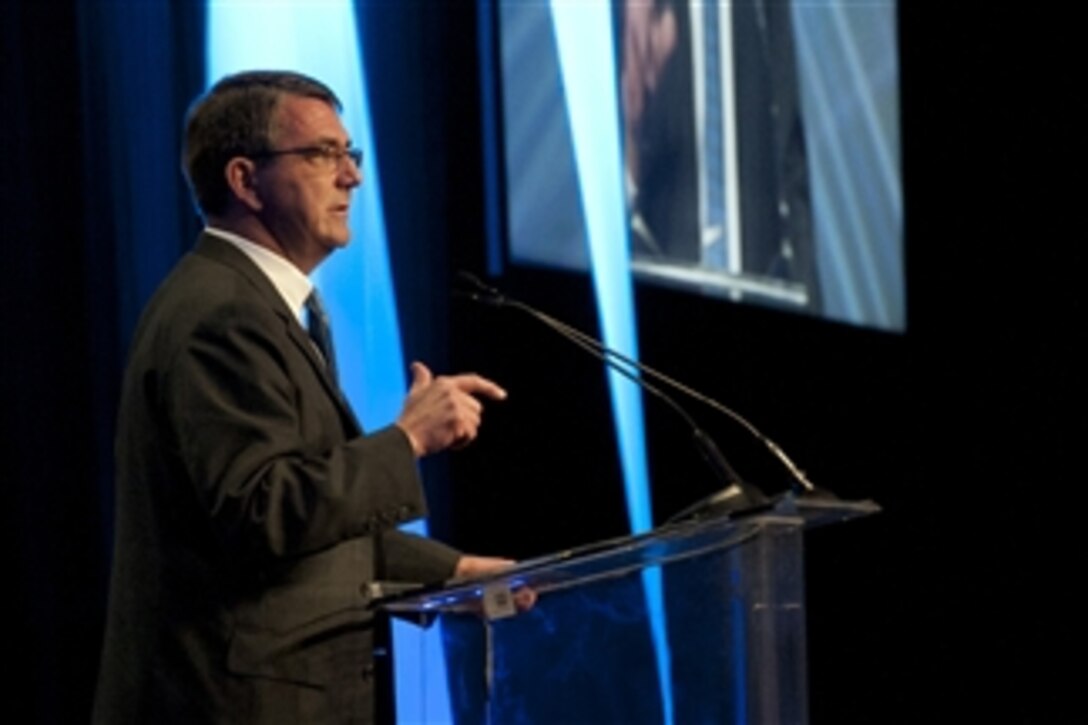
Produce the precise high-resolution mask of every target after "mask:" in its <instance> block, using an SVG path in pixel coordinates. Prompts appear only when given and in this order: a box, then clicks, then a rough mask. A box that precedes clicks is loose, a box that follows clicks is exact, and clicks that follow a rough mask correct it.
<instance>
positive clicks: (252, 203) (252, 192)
mask: <svg viewBox="0 0 1088 725" xmlns="http://www.w3.org/2000/svg"><path fill="white" fill-rule="evenodd" d="M223 174H224V175H225V176H226V180H227V186H228V187H229V188H230V190H231V193H232V194H234V196H235V198H236V199H238V202H239V203H240V204H242V206H244V207H246V208H247V209H249V210H250V211H260V210H261V207H262V206H263V205H262V204H261V196H260V194H259V193H258V192H257V164H256V163H255V162H254V161H253V159H247V158H246V157H244V156H235V157H234V158H233V159H231V160H230V161H228V162H227V166H226V168H225V169H224V170H223Z"/></svg>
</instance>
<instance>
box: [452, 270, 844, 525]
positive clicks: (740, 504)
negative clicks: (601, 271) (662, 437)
mask: <svg viewBox="0 0 1088 725" xmlns="http://www.w3.org/2000/svg"><path fill="white" fill-rule="evenodd" d="M458 276H459V277H460V278H461V279H462V280H464V281H466V282H467V283H469V284H470V285H471V286H472V287H473V290H472V291H469V292H461V293H459V294H460V295H462V296H466V297H468V298H469V299H471V300H473V301H474V302H477V303H480V304H484V305H488V306H492V307H506V308H511V309H515V310H517V311H519V312H522V313H524V314H527V315H528V316H530V317H532V318H533V319H535V320H537V321H538V322H540V323H542V324H543V325H545V326H546V327H548V328H549V329H551V330H552V331H553V332H555V333H557V334H558V335H560V336H562V337H563V338H565V339H567V340H569V341H570V342H572V343H573V344H575V345H577V346H578V347H580V348H581V349H582V350H584V351H585V352H587V353H588V354H590V355H592V356H593V357H595V358H597V359H598V360H601V361H602V362H604V363H605V364H606V365H608V366H609V367H611V368H612V369H614V370H616V371H617V372H619V373H620V374H621V375H623V376H624V377H626V378H627V379H628V380H631V381H632V382H634V383H635V384H636V385H638V386H640V387H642V388H643V389H644V390H646V391H647V392H649V393H650V394H652V395H654V396H655V397H656V398H658V399H659V400H661V401H663V402H664V403H665V404H666V405H667V406H668V407H670V408H671V409H672V410H673V411H675V412H676V413H677V415H679V416H680V417H681V418H682V419H683V420H684V422H685V423H686V424H687V425H688V427H689V428H690V429H691V431H692V434H693V439H694V443H695V446H696V448H697V449H698V450H699V453H700V455H701V456H702V457H703V459H704V460H705V461H706V462H707V465H708V466H709V467H710V468H711V469H712V470H713V471H714V474H715V476H716V477H717V478H718V479H719V480H720V481H721V482H722V483H723V484H724V486H725V488H723V489H722V490H720V491H718V492H716V493H715V494H713V495H711V496H710V497H708V498H707V499H703V500H702V501H699V502H697V503H696V504H694V505H693V506H691V507H689V508H687V509H685V510H684V511H681V512H680V513H679V514H677V515H676V516H674V517H673V520H680V519H685V518H691V517H698V518H704V517H706V516H710V515H718V514H721V513H734V512H738V511H743V510H750V509H753V508H761V507H763V506H765V505H766V504H767V503H768V499H767V497H766V496H765V495H764V494H763V493H762V492H761V491H760V490H759V489H758V488H756V487H755V486H753V485H752V484H749V483H746V482H744V481H743V480H742V479H741V478H740V476H738V475H737V473H736V472H735V471H734V470H733V468H732V467H731V466H730V465H729V463H728V461H726V459H725V456H724V455H723V454H722V452H721V450H720V449H719V448H718V446H717V445H716V444H715V443H714V441H713V440H711V438H710V437H709V436H708V435H707V434H706V433H705V432H704V431H703V430H702V429H701V428H700V427H699V426H698V424H696V422H695V421H694V419H692V417H691V416H690V415H689V414H688V413H687V411H685V410H684V409H683V408H682V407H681V406H680V405H679V404H678V403H677V402H676V401H675V400H673V399H672V398H671V397H669V396H668V395H666V394H665V393H664V392H663V391H662V390H661V389H660V388H659V387H657V386H656V385H654V384H652V383H650V382H647V381H646V380H645V379H643V378H641V377H640V376H639V373H642V374H643V375H645V376H647V377H649V378H651V379H652V380H654V381H655V382H658V383H662V384H664V385H667V386H668V387H670V388H672V389H673V390H677V391H679V392H681V393H683V394H685V395H687V396H688V397H690V398H693V399H695V400H697V401H698V402H700V403H703V404H704V405H707V406H709V407H710V408H712V409H714V410H716V411H718V412H719V413H722V414H724V415H725V416H727V417H729V418H730V419H732V420H733V421H735V422H736V423H738V424H739V425H741V427H743V428H744V429H745V430H747V431H748V432H749V433H750V434H751V435H752V436H753V437H755V438H756V439H757V440H758V441H760V442H761V443H763V445H764V446H765V447H766V448H767V449H768V450H769V451H770V452H771V453H772V454H773V455H774V456H775V458H776V459H778V461H779V462H780V463H781V464H782V465H783V466H784V467H785V468H786V470H787V471H788V472H789V474H790V476H791V478H792V482H791V492H792V493H793V494H794V495H797V496H816V495H830V494H825V493H824V492H822V491H821V490H820V489H818V488H817V487H816V486H815V485H814V484H813V483H812V482H811V481H809V480H808V478H807V477H806V476H805V474H804V472H803V471H802V470H801V469H800V468H798V467H797V465H796V464H795V463H794V462H793V461H792V460H791V459H790V458H789V456H787V455H786V453H785V452H784V451H783V450H782V449H781V448H780V447H779V446H778V445H777V444H776V443H775V442H774V441H772V440H771V439H769V438H767V436H765V435H763V433H761V432H760V431H759V430H758V429H757V428H756V427H755V426H754V425H752V424H751V423H750V422H748V420H746V419H745V418H744V417H743V416H741V415H740V414H738V413H736V412H735V411H733V410H732V409H730V408H728V407H726V406H725V405H723V404H722V403H720V402H718V401H717V400H714V399H713V398H711V397H709V396H707V395H704V394H703V393H700V392H699V391H697V390H694V389H693V388H691V387H689V386H687V385H685V384H684V383H681V382H679V381H677V380H675V379H674V378H671V377H669V376H668V375H666V374H664V373H662V372H660V371H658V370H655V369H654V368H652V367H650V366H648V365H645V364H643V363H640V362H638V361H637V360H633V359H631V358H630V357H628V356H626V355H624V354H622V353H620V352H618V351H616V350H612V349H611V348H608V347H606V346H605V345H603V344H602V343H601V342H600V341H599V340H597V339H596V338H594V337H592V336H590V335H587V334H586V333H584V332H582V331H581V330H578V329H577V328H574V327H571V326H570V325H568V324H567V323H565V322H562V321H560V320H558V319H556V318H554V317H552V316H551V315H548V314H547V313H545V312H542V311H540V310H538V309H536V308H534V307H531V306H530V305H527V304H525V303H523V302H520V301H518V300H516V299H513V298H510V297H507V296H506V295H504V294H503V293H502V292H500V291H499V290H498V289H496V288H494V287H491V286H489V285H487V284H485V283H484V282H483V281H482V280H480V279H479V278H478V277H477V276H475V275H473V274H471V273H469V272H465V271H459V272H458Z"/></svg>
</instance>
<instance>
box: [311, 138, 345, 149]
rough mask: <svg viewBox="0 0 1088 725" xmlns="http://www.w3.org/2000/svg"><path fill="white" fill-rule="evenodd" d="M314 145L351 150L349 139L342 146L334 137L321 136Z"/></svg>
mask: <svg viewBox="0 0 1088 725" xmlns="http://www.w3.org/2000/svg"><path fill="white" fill-rule="evenodd" d="M314 144H315V145H318V146H336V147H340V148H346V149H350V148H352V145H351V139H350V138H349V139H347V140H345V141H343V142H342V144H341V141H340V139H338V138H336V137H334V136H322V137H321V138H319V139H317V140H316V141H314Z"/></svg>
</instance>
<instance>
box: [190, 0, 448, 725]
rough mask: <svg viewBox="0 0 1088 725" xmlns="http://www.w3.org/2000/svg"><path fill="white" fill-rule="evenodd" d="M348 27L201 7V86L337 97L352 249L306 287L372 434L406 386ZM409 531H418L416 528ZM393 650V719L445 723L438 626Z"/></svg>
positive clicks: (398, 626) (272, 7) (344, 18)
mask: <svg viewBox="0 0 1088 725" xmlns="http://www.w3.org/2000/svg"><path fill="white" fill-rule="evenodd" d="M357 29H358V24H357V22H356V18H355V9H354V5H353V3H352V2H351V0H309V1H303V0H297V1H296V2H286V1H285V2H275V3H271V2H267V3H259V2H253V0H249V1H246V0H209V2H208V28H207V34H208V35H207V37H208V44H207V49H208V82H209V85H210V84H211V83H214V82H215V81H216V80H218V79H219V78H221V77H222V76H224V75H227V74H229V73H235V72H238V71H242V70H250V69H257V68H265V69H280V70H293V71H298V72H301V73H305V74H307V75H310V76H313V77H314V78H317V79H318V80H321V81H322V82H324V83H325V84H327V85H328V86H329V87H331V88H332V89H333V90H334V91H335V92H336V94H337V95H338V96H339V97H340V100H341V101H342V102H343V105H344V109H343V116H342V117H343V121H344V126H345V127H346V128H347V129H348V133H349V134H350V135H351V136H352V137H353V141H354V143H355V145H357V146H359V147H360V148H362V149H364V151H365V160H364V168H363V170H362V171H363V185H362V186H361V187H359V188H358V189H357V190H356V191H355V194H354V198H353V202H352V209H351V229H352V242H351V244H349V245H348V247H347V248H346V249H343V250H340V251H338V252H337V253H336V254H335V255H333V256H332V257H331V258H330V259H329V260H328V261H327V262H326V263H325V264H323V265H322V266H321V267H320V268H319V269H318V271H317V272H316V273H315V274H314V282H315V283H316V284H317V285H318V286H319V287H320V288H321V293H322V296H323V298H324V300H325V302H326V307H327V308H328V310H329V315H330V317H331V318H332V321H333V328H334V335H335V336H336V351H337V359H338V362H339V368H340V370H341V375H340V379H341V385H342V386H343V388H344V391H345V393H346V395H347V397H348V398H349V400H351V403H352V405H353V407H354V408H355V411H356V413H357V414H358V415H359V417H360V419H361V420H362V422H363V425H364V426H366V427H367V428H368V429H371V430H374V429H377V428H380V427H382V426H385V425H388V424H389V423H391V422H393V421H394V420H395V419H396V416H397V414H398V413H399V412H400V406H401V403H402V400H403V398H404V394H405V390H406V385H407V380H406V372H405V364H404V357H403V353H402V351H401V345H400V331H399V327H398V323H397V312H396V302H395V299H396V297H395V290H394V289H393V280H392V275H391V273H390V262H389V251H388V248H387V243H386V230H385V217H384V215H383V213H382V206H381V186H380V176H379V158H378V156H379V154H378V150H377V148H376V145H375V143H374V139H373V136H372V130H371V123H370V107H369V102H368V101H369V99H368V95H367V89H366V77H365V74H364V69H363V67H362V58H363V55H362V49H361V46H360V39H359V37H358V31H357ZM411 530H414V531H415V532H417V533H425V526H424V525H423V524H418V525H415V526H413V527H411ZM394 649H395V655H396V656H395V658H394V661H395V663H396V671H395V678H396V694H397V715H398V719H399V720H401V721H402V722H429V723H433V722H449V721H450V720H451V715H450V705H449V693H448V691H447V689H446V682H447V680H446V670H445V662H444V659H443V657H442V643H441V631H440V629H439V628H438V627H433V628H431V629H429V630H426V631H424V630H420V629H419V628H416V627H413V626H411V625H408V624H404V623H401V622H395V623H394Z"/></svg>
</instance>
